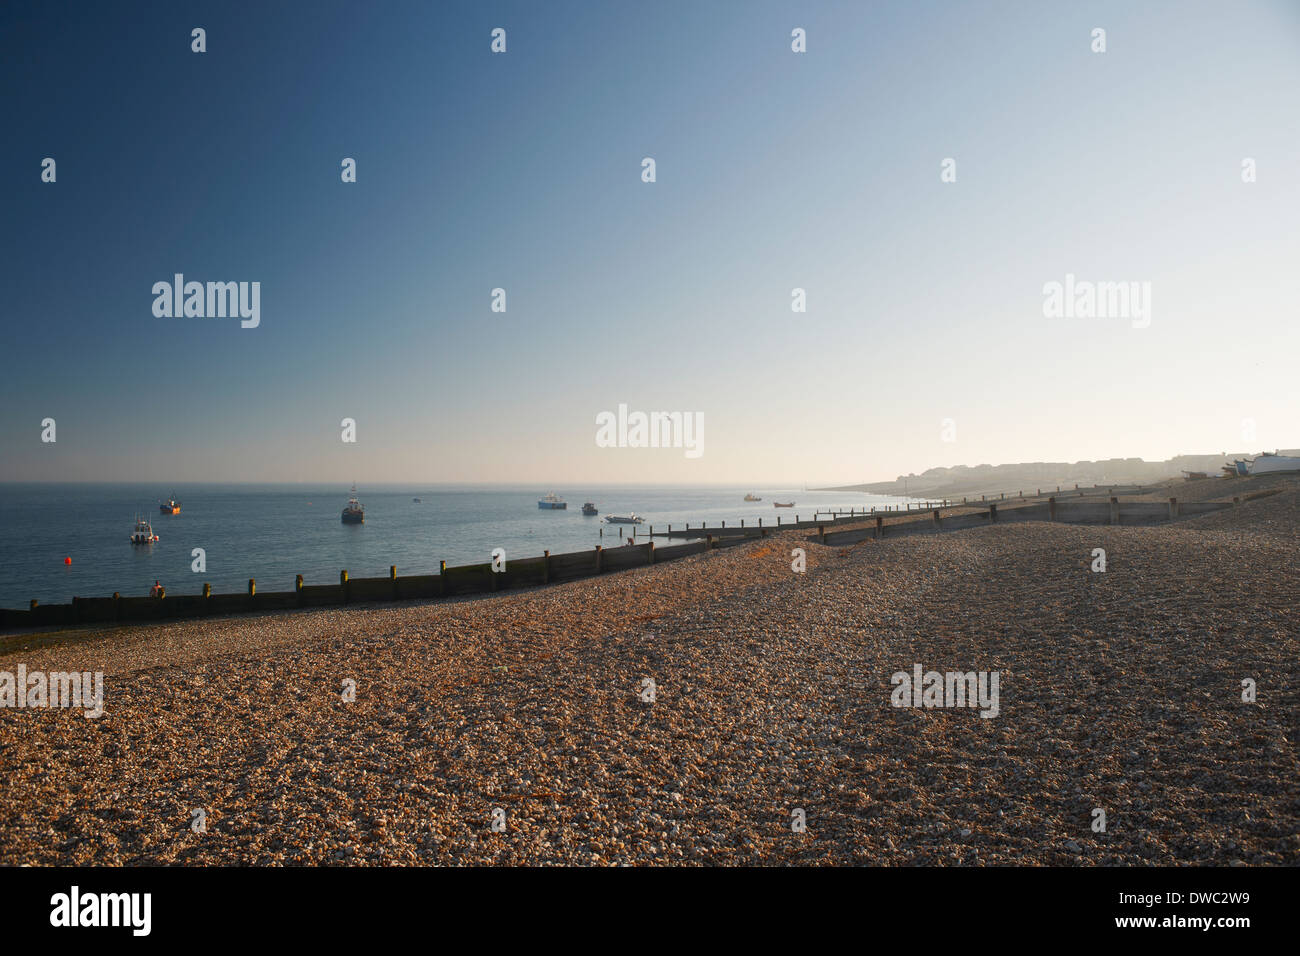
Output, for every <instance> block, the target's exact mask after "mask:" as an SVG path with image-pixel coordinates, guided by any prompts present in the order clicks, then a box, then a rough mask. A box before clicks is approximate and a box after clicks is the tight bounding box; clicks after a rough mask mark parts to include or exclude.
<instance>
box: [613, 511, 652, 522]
mask: <svg viewBox="0 0 1300 956" xmlns="http://www.w3.org/2000/svg"><path fill="white" fill-rule="evenodd" d="M605 521H606V522H607V523H609V524H645V518H642V517H641V516H640V515H638V514H636V513H635V512H633V513H632V514H625V515H605Z"/></svg>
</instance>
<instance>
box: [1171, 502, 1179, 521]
mask: <svg viewBox="0 0 1300 956" xmlns="http://www.w3.org/2000/svg"><path fill="white" fill-rule="evenodd" d="M1177 517H1178V499H1177V498H1170V499H1169V520H1170V521H1173V520H1174V519H1175V518H1177Z"/></svg>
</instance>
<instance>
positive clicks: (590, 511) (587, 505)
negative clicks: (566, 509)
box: [582, 501, 600, 515]
mask: <svg viewBox="0 0 1300 956" xmlns="http://www.w3.org/2000/svg"><path fill="white" fill-rule="evenodd" d="M582 513H583V514H585V515H594V514H600V512H599V511H597V510H596V506H595V505H594V504H592V503H591V502H590V501H584V502H583V503H582Z"/></svg>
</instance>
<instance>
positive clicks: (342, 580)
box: [339, 568, 352, 604]
mask: <svg viewBox="0 0 1300 956" xmlns="http://www.w3.org/2000/svg"><path fill="white" fill-rule="evenodd" d="M339 584H341V585H342V586H343V603H344V604H347V603H348V602H349V601H350V600H352V588H350V587H348V571H347V568H344V569H343V570H342V571H340V572H339Z"/></svg>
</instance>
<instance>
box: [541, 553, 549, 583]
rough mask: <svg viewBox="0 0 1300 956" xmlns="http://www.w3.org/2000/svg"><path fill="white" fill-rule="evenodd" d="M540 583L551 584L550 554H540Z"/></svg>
mask: <svg viewBox="0 0 1300 956" xmlns="http://www.w3.org/2000/svg"><path fill="white" fill-rule="evenodd" d="M542 583H543V584H550V583H551V552H549V551H543V552H542Z"/></svg>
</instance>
